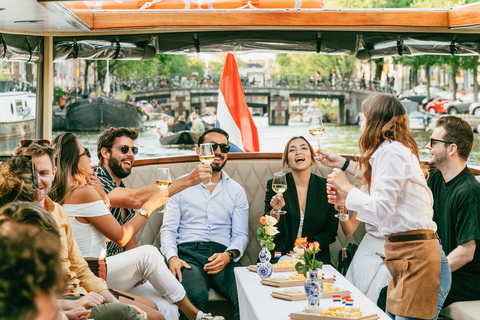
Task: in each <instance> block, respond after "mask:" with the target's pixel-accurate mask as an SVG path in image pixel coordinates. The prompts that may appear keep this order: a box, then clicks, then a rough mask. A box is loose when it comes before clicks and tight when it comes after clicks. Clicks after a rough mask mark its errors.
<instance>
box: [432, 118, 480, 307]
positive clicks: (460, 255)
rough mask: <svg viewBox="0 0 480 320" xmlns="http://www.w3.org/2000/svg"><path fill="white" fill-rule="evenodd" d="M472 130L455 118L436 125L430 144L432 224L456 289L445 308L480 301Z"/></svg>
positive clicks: (479, 186) (479, 206) (479, 204)
mask: <svg viewBox="0 0 480 320" xmlns="http://www.w3.org/2000/svg"><path fill="white" fill-rule="evenodd" d="M473 140H474V136H473V131H472V128H471V127H470V125H469V124H468V123H467V122H466V121H464V120H463V119H461V118H458V117H454V116H447V117H442V118H440V119H439V120H438V121H437V124H436V128H435V130H434V131H433V133H432V136H431V138H430V142H429V143H428V144H427V146H426V148H427V149H428V150H429V151H430V164H431V165H433V166H434V167H435V169H433V170H431V172H430V177H429V179H428V185H429V187H430V189H431V190H432V193H433V198H434V205H433V209H434V217H433V220H434V221H435V222H436V223H437V225H438V231H437V232H438V236H439V237H440V239H441V243H442V246H443V250H444V251H445V253H446V254H447V259H448V263H449V265H450V269H451V270H452V287H451V289H450V292H449V294H448V296H447V299H446V301H445V303H444V307H446V306H448V305H449V304H451V303H453V302H457V301H471V300H480V286H479V285H478V284H479V283H480V272H479V270H480V250H478V248H477V245H476V244H477V241H479V240H480V183H479V182H478V181H477V180H476V179H475V177H474V176H473V174H472V172H471V171H470V170H469V169H468V168H467V165H466V163H467V158H468V155H469V154H470V151H471V150H472V145H473Z"/></svg>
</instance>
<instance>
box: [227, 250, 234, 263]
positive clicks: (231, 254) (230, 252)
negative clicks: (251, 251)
mask: <svg viewBox="0 0 480 320" xmlns="http://www.w3.org/2000/svg"><path fill="white" fill-rule="evenodd" d="M227 252H228V255H229V256H230V261H233V259H235V256H234V255H233V252H232V251H227Z"/></svg>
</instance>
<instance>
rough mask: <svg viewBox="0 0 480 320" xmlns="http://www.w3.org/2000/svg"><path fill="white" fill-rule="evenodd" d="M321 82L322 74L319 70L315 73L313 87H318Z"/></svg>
mask: <svg viewBox="0 0 480 320" xmlns="http://www.w3.org/2000/svg"><path fill="white" fill-rule="evenodd" d="M321 82H322V76H321V75H320V71H317V73H316V74H315V87H318V86H319V85H320V83H321Z"/></svg>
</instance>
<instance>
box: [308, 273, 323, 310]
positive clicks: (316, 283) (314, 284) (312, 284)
mask: <svg viewBox="0 0 480 320" xmlns="http://www.w3.org/2000/svg"><path fill="white" fill-rule="evenodd" d="M317 274H318V271H317V270H314V271H310V278H308V279H307V280H305V285H304V287H305V295H306V296H307V301H308V305H309V306H315V307H319V306H320V300H321V299H322V293H323V283H322V280H320V279H318V277H317Z"/></svg>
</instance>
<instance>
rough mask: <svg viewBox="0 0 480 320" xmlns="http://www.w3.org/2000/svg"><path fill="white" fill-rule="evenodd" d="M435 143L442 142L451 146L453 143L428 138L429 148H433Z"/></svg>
mask: <svg viewBox="0 0 480 320" xmlns="http://www.w3.org/2000/svg"><path fill="white" fill-rule="evenodd" d="M435 142H443V143H446V144H453V142H448V141H445V140H438V139H433V138H432V137H430V146H431V147H433V145H434V144H435Z"/></svg>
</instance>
